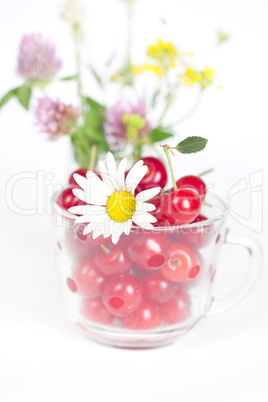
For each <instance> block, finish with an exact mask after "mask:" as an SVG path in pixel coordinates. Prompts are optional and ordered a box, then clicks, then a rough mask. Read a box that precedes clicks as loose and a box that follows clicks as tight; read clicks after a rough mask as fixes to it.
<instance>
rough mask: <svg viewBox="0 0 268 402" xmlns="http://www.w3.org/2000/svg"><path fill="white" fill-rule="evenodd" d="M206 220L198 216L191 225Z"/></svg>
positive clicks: (202, 216)
mask: <svg viewBox="0 0 268 402" xmlns="http://www.w3.org/2000/svg"><path fill="white" fill-rule="evenodd" d="M207 220H208V218H206V217H205V216H204V215H201V214H200V215H198V216H197V217H196V218H195V220H194V221H193V222H192V223H197V222H203V221H207Z"/></svg>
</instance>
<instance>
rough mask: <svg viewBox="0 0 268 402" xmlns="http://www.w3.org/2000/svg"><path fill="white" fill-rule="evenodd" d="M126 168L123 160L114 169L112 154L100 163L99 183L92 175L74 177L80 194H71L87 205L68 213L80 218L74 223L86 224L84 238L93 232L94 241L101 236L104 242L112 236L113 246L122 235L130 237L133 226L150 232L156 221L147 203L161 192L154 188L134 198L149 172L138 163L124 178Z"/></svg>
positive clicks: (109, 153) (158, 188)
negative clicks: (137, 188) (139, 185)
mask: <svg viewBox="0 0 268 402" xmlns="http://www.w3.org/2000/svg"><path fill="white" fill-rule="evenodd" d="M126 165H127V158H124V159H122V160H121V162H120V163H119V166H118V168H117V167H116V163H115V160H114V157H113V154H112V153H111V152H108V154H107V156H106V161H105V162H102V161H100V162H99V170H100V174H101V178H102V180H101V179H100V178H99V177H98V176H97V175H96V174H95V173H94V172H91V171H88V172H87V177H86V178H84V177H82V176H80V175H79V174H74V176H73V177H74V179H75V181H76V182H77V184H78V185H79V186H80V187H81V190H80V189H74V190H73V193H74V195H75V196H76V197H77V198H79V199H80V200H82V201H84V202H85V203H86V204H87V205H79V206H76V207H72V208H70V209H69V212H70V213H72V214H76V215H81V216H79V217H78V218H76V220H75V222H76V223H88V225H87V226H86V227H85V229H84V232H83V233H84V235H86V234H88V233H90V232H93V233H92V237H93V239H96V238H97V237H98V236H100V235H103V237H105V238H106V237H109V236H112V242H113V243H114V244H116V243H117V242H118V240H119V238H120V236H121V234H122V233H125V234H126V235H129V233H130V230H131V227H132V224H133V223H135V224H136V225H137V226H140V227H141V228H144V229H153V225H152V223H154V222H156V221H157V219H156V218H155V217H154V216H152V215H151V214H150V213H149V212H150V211H154V210H155V206H154V205H153V204H150V203H147V202H146V201H148V200H149V199H150V198H153V197H154V196H155V195H157V194H158V193H159V192H160V190H161V188H160V187H154V188H151V189H148V190H145V191H141V192H140V193H139V194H137V195H136V196H135V195H134V194H135V189H136V187H137V186H138V184H139V183H140V181H141V180H142V179H143V177H144V176H145V174H146V172H147V169H148V168H147V166H144V165H143V161H142V160H140V161H138V162H136V163H135V165H134V166H133V167H132V168H131V169H130V171H129V172H128V174H127V176H126V178H125V170H126ZM89 204H90V205H89Z"/></svg>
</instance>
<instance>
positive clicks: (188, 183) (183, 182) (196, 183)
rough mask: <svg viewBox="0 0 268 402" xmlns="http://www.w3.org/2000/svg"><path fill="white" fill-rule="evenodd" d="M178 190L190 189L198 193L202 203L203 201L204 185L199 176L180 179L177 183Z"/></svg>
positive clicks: (205, 189) (205, 190)
mask: <svg viewBox="0 0 268 402" xmlns="http://www.w3.org/2000/svg"><path fill="white" fill-rule="evenodd" d="M176 184H177V187H178V189H180V188H191V189H193V190H195V191H197V192H198V194H199V196H202V197H201V200H202V202H203V201H204V199H205V195H206V192H207V188H206V184H205V183H204V181H203V180H202V179H201V177H199V176H184V177H181V178H180V179H179V180H178V181H177V182H176Z"/></svg>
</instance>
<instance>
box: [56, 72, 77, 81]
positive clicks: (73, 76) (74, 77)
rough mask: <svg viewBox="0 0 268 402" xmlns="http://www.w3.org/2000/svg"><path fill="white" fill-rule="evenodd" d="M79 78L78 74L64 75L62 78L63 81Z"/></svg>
mask: <svg viewBox="0 0 268 402" xmlns="http://www.w3.org/2000/svg"><path fill="white" fill-rule="evenodd" d="M76 79H77V74H76V75H70V76H69V77H63V78H61V79H60V80H61V81H71V80H76Z"/></svg>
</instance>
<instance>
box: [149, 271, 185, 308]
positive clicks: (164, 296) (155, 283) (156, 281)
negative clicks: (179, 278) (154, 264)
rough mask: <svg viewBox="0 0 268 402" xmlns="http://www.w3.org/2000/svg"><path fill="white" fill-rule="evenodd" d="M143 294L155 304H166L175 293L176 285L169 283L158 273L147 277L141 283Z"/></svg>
mask: <svg viewBox="0 0 268 402" xmlns="http://www.w3.org/2000/svg"><path fill="white" fill-rule="evenodd" d="M143 289H144V294H145V295H146V297H148V298H149V299H151V300H152V301H154V302H156V303H160V304H161V303H166V302H167V301H169V300H170V299H172V297H173V296H175V293H176V291H177V284H175V283H174V282H169V281H167V280H166V279H165V278H163V276H161V275H159V273H156V274H152V275H148V276H147V277H146V278H145V279H144V282H143Z"/></svg>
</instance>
